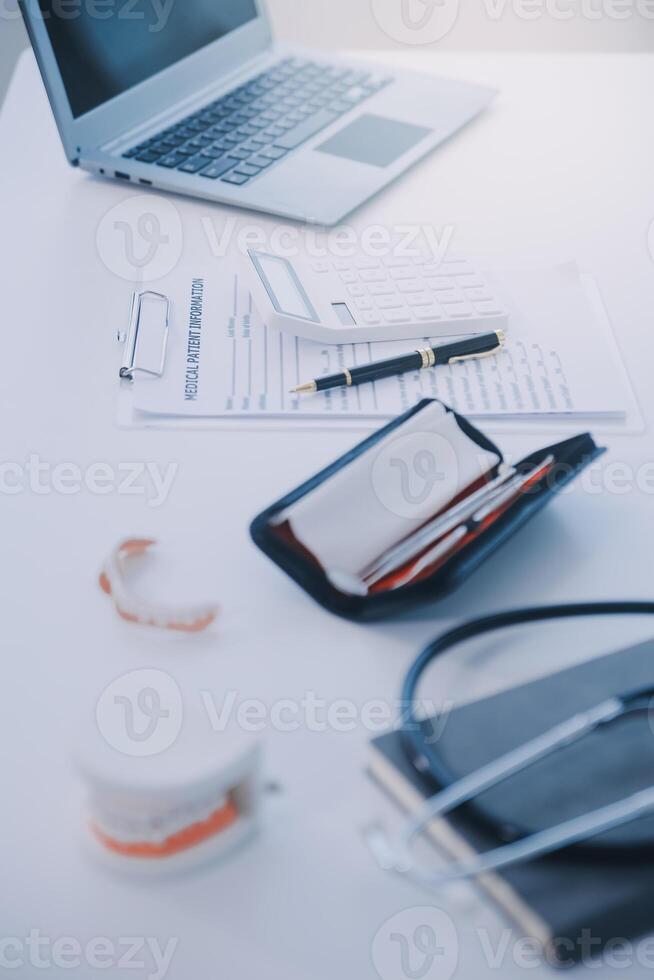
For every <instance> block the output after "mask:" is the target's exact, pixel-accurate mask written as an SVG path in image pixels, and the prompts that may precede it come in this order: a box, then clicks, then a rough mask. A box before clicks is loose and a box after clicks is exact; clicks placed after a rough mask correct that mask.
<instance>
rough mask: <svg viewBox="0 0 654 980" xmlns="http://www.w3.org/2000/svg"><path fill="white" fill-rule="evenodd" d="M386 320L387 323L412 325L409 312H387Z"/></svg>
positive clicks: (402, 310)
mask: <svg viewBox="0 0 654 980" xmlns="http://www.w3.org/2000/svg"><path fill="white" fill-rule="evenodd" d="M384 320H385V321H386V323H410V322H411V316H410V314H409V311H408V310H404V309H401V310H385V311H384Z"/></svg>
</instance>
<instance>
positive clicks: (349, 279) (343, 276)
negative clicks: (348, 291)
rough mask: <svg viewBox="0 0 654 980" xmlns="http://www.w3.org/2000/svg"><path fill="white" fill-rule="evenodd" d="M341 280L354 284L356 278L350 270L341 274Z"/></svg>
mask: <svg viewBox="0 0 654 980" xmlns="http://www.w3.org/2000/svg"><path fill="white" fill-rule="evenodd" d="M341 280H342V281H343V282H356V281H357V277H356V275H355V274H354V272H352V271H351V270H350V271H348V272H341Z"/></svg>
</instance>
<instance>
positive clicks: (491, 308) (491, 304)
mask: <svg viewBox="0 0 654 980" xmlns="http://www.w3.org/2000/svg"><path fill="white" fill-rule="evenodd" d="M475 307H476V309H477V312H478V313H497V314H499V313H502V312H503V310H502V309H501V308H500V306H499V305H498V304H497V303H496V302H495V301H494V300H488V302H486V303H475Z"/></svg>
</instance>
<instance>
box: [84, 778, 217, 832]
mask: <svg viewBox="0 0 654 980" xmlns="http://www.w3.org/2000/svg"><path fill="white" fill-rule="evenodd" d="M228 800H229V797H228V796H226V795H225V793H224V792H222V791H220V792H219V791H215V792H214V793H212V794H211V795H210V796H207V795H206V794H205V795H203V797H202V798H200V799H198V800H197V801H188V802H186V803H184V804H181V805H179V804H178V805H176V806H171V807H170V808H164V809H161V810H158V811H157V812H154V813H148V812H147V811H145V812H136V811H134V812H132V813H130V814H127V815H126V814H123V813H117V812H116V811H115V810H112V809H109V808H106V807H105V808H103V806H102V804H101V803H100V802H99V801H95V816H94V822H95V824H96V825H97V826H98V827H99V829H100V830H101V831H102V833H104V834H106V835H107V836H109V837H112V838H113V839H114V840H117V841H119V842H120V843H123V844H131V843H138V842H139V841H145V842H149V843H162V842H163V841H165V840H166V839H167V838H169V837H171V836H172V835H173V834H176V833H179V832H180V831H182V830H185V829H186V828H187V827H190V826H191V825H193V824H195V823H200V822H202V821H204V820H208V819H209V817H210V816H211V815H212V814H213V813H215V812H216V810H218V809H221V808H222V807H224V806H226V805H227V803H228Z"/></svg>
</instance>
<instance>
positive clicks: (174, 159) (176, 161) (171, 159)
mask: <svg viewBox="0 0 654 980" xmlns="http://www.w3.org/2000/svg"><path fill="white" fill-rule="evenodd" d="M185 160H186V157H185V156H184V154H183V153H168V154H167V155H166V156H165V157H162V158H161V160H157V166H158V167H168V169H169V170H175V168H176V167H179V165H180V163H184V161H185Z"/></svg>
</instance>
